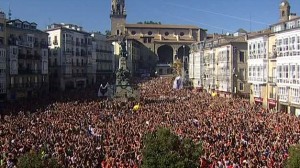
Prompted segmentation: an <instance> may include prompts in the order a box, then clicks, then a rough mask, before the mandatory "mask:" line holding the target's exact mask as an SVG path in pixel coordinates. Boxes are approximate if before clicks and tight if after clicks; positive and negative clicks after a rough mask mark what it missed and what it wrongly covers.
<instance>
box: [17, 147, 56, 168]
mask: <svg viewBox="0 0 300 168" xmlns="http://www.w3.org/2000/svg"><path fill="white" fill-rule="evenodd" d="M17 167H22V168H44V167H48V168H58V167H59V165H58V162H57V160H56V159H54V158H47V157H46V155H45V154H44V153H43V152H42V151H41V152H34V151H30V152H28V153H26V154H25V155H23V156H21V157H20V158H19V159H18V164H17Z"/></svg>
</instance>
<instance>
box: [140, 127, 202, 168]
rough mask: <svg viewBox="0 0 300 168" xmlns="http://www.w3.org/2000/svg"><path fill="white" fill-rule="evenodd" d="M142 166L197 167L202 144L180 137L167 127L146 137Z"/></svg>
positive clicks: (163, 167) (162, 167)
mask: <svg viewBox="0 0 300 168" xmlns="http://www.w3.org/2000/svg"><path fill="white" fill-rule="evenodd" d="M142 152H143V164H142V168H177V167H178V168H185V167H186V168H196V167H198V166H199V157H200V155H201V154H202V144H201V143H198V144H195V143H194V142H193V141H192V140H190V139H180V138H179V137H178V136H177V135H175V134H173V133H171V132H170V130H168V129H165V128H160V129H158V130H157V131H156V132H153V133H149V134H146V136H145V137H144V148H143V151H142Z"/></svg>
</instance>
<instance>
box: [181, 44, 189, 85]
mask: <svg viewBox="0 0 300 168" xmlns="http://www.w3.org/2000/svg"><path fill="white" fill-rule="evenodd" d="M182 59H183V60H182V62H183V66H182V75H183V79H184V81H185V83H186V84H188V81H189V80H188V78H189V77H188V56H186V55H185V45H183V57H182Z"/></svg>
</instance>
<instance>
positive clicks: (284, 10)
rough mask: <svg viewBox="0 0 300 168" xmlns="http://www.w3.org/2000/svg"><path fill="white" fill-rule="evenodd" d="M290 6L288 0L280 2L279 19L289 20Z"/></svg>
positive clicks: (282, 20)
mask: <svg viewBox="0 0 300 168" xmlns="http://www.w3.org/2000/svg"><path fill="white" fill-rule="evenodd" d="M290 9H291V6H290V4H289V2H288V0H283V1H282V2H281V3H280V21H281V22H285V21H288V20H289V16H290V14H291V13H290Z"/></svg>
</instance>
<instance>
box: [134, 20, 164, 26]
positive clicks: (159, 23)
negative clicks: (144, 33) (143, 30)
mask: <svg viewBox="0 0 300 168" xmlns="http://www.w3.org/2000/svg"><path fill="white" fill-rule="evenodd" d="M137 24H158V25H161V22H154V21H152V20H151V21H144V22H137Z"/></svg>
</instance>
